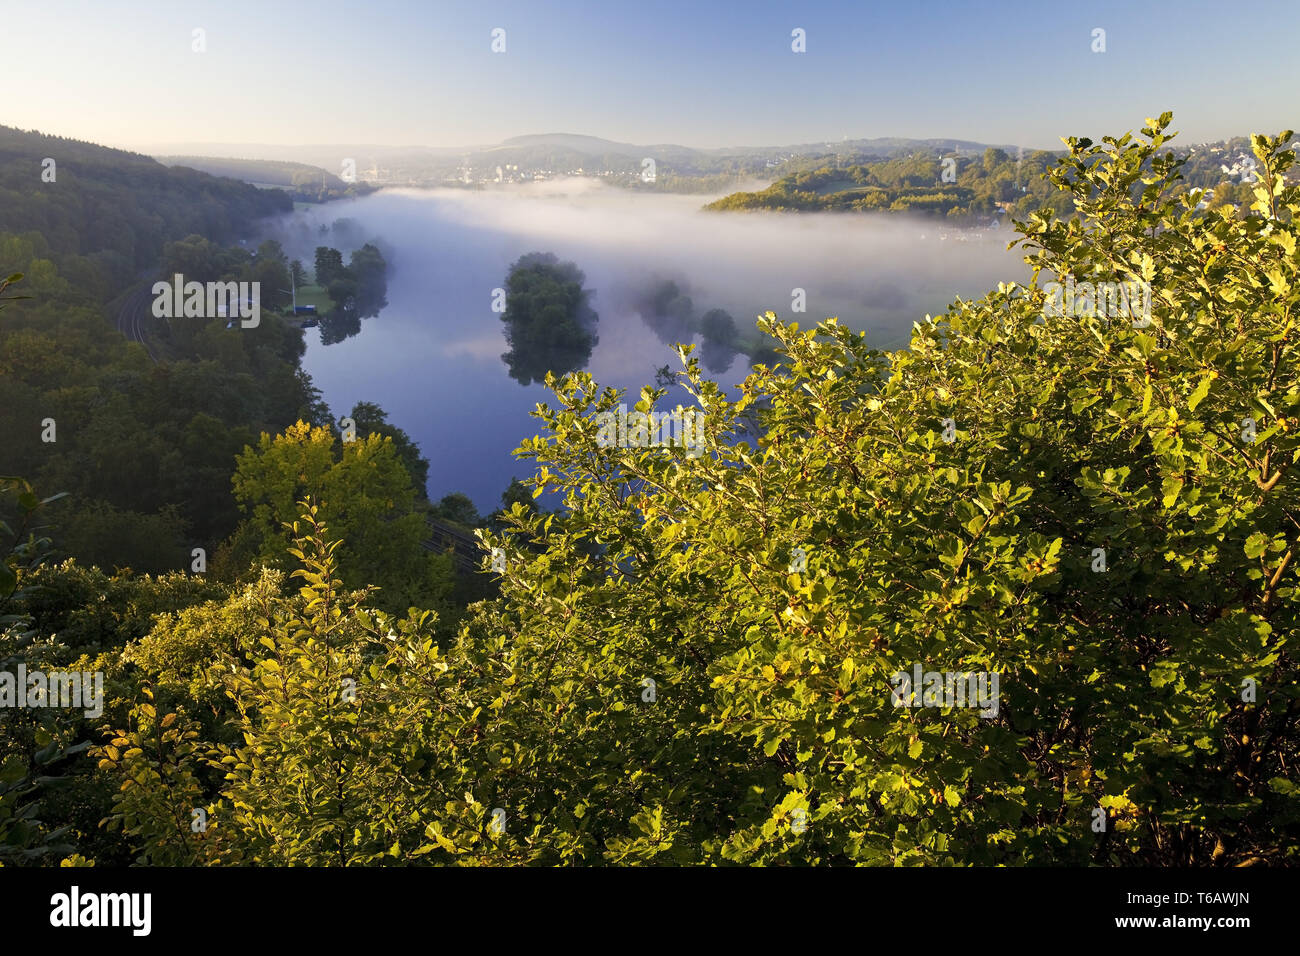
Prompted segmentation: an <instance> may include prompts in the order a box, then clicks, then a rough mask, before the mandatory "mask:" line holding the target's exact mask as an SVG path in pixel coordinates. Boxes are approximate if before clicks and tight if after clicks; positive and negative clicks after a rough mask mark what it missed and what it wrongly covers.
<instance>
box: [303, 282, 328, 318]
mask: <svg viewBox="0 0 1300 956" xmlns="http://www.w3.org/2000/svg"><path fill="white" fill-rule="evenodd" d="M298 304H299V305H314V306H316V312H317V313H318V314H322V315H323V314H324V313H326V312H328V311H329V310H330V309H332V308H334V301H333V300H332V299H331V298H330V296H329V293H328V292H326V291H325V289H324V288H322V287H321V286H318V285H300V286H298Z"/></svg>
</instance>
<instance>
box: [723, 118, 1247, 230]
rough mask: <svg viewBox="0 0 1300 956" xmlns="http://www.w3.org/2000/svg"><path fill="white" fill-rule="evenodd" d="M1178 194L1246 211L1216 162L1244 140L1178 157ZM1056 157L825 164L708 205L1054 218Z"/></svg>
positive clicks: (976, 219)
mask: <svg viewBox="0 0 1300 956" xmlns="http://www.w3.org/2000/svg"><path fill="white" fill-rule="evenodd" d="M1179 153H1180V154H1183V156H1184V158H1185V159H1186V160H1187V162H1186V163H1185V164H1184V166H1183V170H1182V180H1181V184H1180V187H1179V188H1181V189H1184V190H1186V189H1203V190H1208V191H1209V192H1208V193H1207V194H1206V195H1205V196H1204V197H1203V198H1204V199H1205V201H1206V205H1207V206H1208V207H1210V208H1219V207H1221V206H1224V205H1227V204H1234V203H1239V204H1241V212H1242V214H1243V215H1245V214H1247V213H1248V212H1249V209H1250V203H1251V202H1252V200H1253V196H1252V195H1251V188H1252V183H1251V182H1250V180H1252V179H1253V173H1250V172H1248V171H1245V170H1243V171H1242V172H1241V173H1238V172H1233V173H1226V172H1224V169H1223V167H1224V166H1225V165H1226V164H1225V163H1224V162H1223V160H1225V159H1227V160H1228V162H1230V163H1233V164H1234V166H1235V163H1236V160H1235V158H1234V157H1235V156H1236V155H1238V154H1240V155H1246V154H1248V153H1249V145H1248V144H1247V143H1246V142H1245V140H1244V139H1237V140H1230V141H1228V142H1227V143H1225V144H1223V145H1222V147H1220V148H1216V149H1206V148H1201V149H1200V150H1196V151H1193V152H1191V153H1190V154H1186V153H1183V151H1182V150H1179ZM1059 159H1060V153H1059V152H1049V151H1047V150H1033V151H1030V152H1026V153H1024V154H1023V155H1012V154H1010V153H1008V152H1006V151H1005V150H1002V149H996V148H993V147H990V148H988V149H986V150H985V151H984V153H983V155H982V156H971V155H961V154H960V153H949V154H942V153H938V152H931V151H922V152H917V153H915V154H913V155H911V156H908V157H898V158H889V159H885V158H881V159H876V160H871V161H865V162H860V163H852V164H848V165H844V164H835V163H831V164H825V165H820V166H818V167H816V168H814V169H808V168H804V169H800V170H797V171H795V172H793V173H791V174H789V175H787V176H784V177H782V178H781V179H779V180H777V181H776V182H774V183H773V184H772V185H771V186H769V187H767V188H766V189H763V190H760V191H758V192H738V193H732V194H731V195H729V196H724V197H723V198H721V199H718V200H715V201H714V202H712V203H710V204H709V205H707V206H706V207H705V208H706V209H711V210H715V211H722V212H726V211H736V210H758V209H766V210H801V211H836V212H889V213H911V214H916V215H920V216H924V217H929V218H937V219H941V220H943V221H946V222H950V223H952V224H955V225H988V224H990V223H992V222H995V221H1000V222H1002V223H1005V222H1006V221H1009V220H1007V219H1003V220H998V217H1001V216H1004V215H1006V216H1009V217H1019V218H1024V217H1026V216H1028V215H1029V214H1030V213H1032V212H1034V211H1036V210H1039V209H1043V208H1051V209H1052V210H1054V211H1055V212H1056V213H1057V214H1058V215H1068V214H1069V213H1070V211H1071V207H1070V203H1069V197H1068V196H1065V195H1063V194H1061V193H1060V192H1059V191H1057V190H1055V189H1053V188H1052V185H1051V182H1050V181H1049V180H1048V179H1047V178H1046V176H1045V173H1046V172H1047V170H1048V169H1050V168H1051V167H1052V166H1054V165H1055V164H1056V162H1057V161H1058V160H1059Z"/></svg>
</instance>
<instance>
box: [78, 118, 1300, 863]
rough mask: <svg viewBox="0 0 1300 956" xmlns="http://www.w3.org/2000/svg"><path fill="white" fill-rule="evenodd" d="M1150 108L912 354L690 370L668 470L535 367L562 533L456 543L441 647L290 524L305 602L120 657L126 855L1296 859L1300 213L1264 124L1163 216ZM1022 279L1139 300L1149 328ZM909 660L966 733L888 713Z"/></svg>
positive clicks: (256, 606) (209, 624) (520, 533)
mask: <svg viewBox="0 0 1300 956" xmlns="http://www.w3.org/2000/svg"><path fill="white" fill-rule="evenodd" d="M1168 119H1169V118H1168V116H1164V117H1161V118H1160V119H1159V120H1158V121H1149V122H1148V126H1147V128H1146V129H1145V130H1144V131H1143V136H1142V138H1141V139H1139V140H1133V139H1132V138H1131V137H1128V136H1125V137H1123V138H1120V139H1118V140H1111V139H1107V140H1105V141H1104V143H1103V144H1102V145H1094V144H1092V143H1090V142H1087V141H1070V143H1069V145H1070V154H1069V157H1068V158H1067V159H1066V160H1065V161H1064V162H1063V164H1062V165H1061V166H1060V167H1059V168H1058V169H1057V170H1056V172H1055V173H1054V174H1053V180H1054V181H1055V182H1056V183H1057V185H1058V186H1059V187H1061V188H1062V189H1063V190H1066V191H1068V192H1069V193H1070V194H1071V196H1072V198H1073V201H1074V204H1075V208H1076V210H1077V211H1078V217H1077V218H1076V219H1071V220H1063V221H1062V220H1057V219H1056V217H1055V216H1054V215H1052V214H1051V213H1050V212H1045V213H1043V214H1040V215H1036V216H1034V217H1032V218H1031V219H1030V221H1029V222H1027V223H1024V224H1022V234H1023V239H1022V242H1023V243H1024V245H1025V248H1026V249H1027V251H1028V253H1029V259H1030V261H1031V263H1032V264H1033V265H1034V266H1035V268H1036V271H1035V282H1034V283H1033V284H1031V286H1030V287H1028V288H1021V287H1011V286H1002V287H1000V288H999V289H998V290H997V291H996V292H993V293H991V294H989V295H988V296H987V297H985V298H984V299H982V300H980V301H975V302H958V303H956V304H955V305H954V306H953V307H952V308H951V309H950V310H949V312H948V313H947V314H946V315H945V316H943V317H942V318H941V319H940V320H937V321H928V322H927V323H925V324H924V325H921V326H918V327H917V329H916V331H915V333H914V335H913V339H912V344H911V348H910V349H909V350H906V351H901V352H896V353H891V354H885V353H881V352H878V351H874V350H871V349H869V348H868V347H867V346H866V344H865V341H864V338H863V336H862V335H861V334H858V333H855V332H852V331H850V330H848V329H846V328H844V327H842V326H840V325H838V323H836V322H834V321H829V322H826V323H823V324H822V325H821V326H819V327H818V328H816V329H813V330H810V331H801V330H799V329H798V328H797V327H796V326H794V325H784V324H781V323H779V322H777V321H776V319H775V317H773V316H770V314H769V317H768V318H767V319H765V320H764V321H763V322H762V326H763V328H764V329H765V330H766V331H767V332H769V333H770V334H771V335H772V336H773V337H774V338H775V339H776V340H777V342H778V343H779V345H780V347H781V351H782V355H783V358H782V360H781V361H782V367H780V368H760V369H759V370H758V371H757V372H756V373H755V374H753V375H751V376H750V377H749V378H748V379H747V380H746V382H745V383H744V384H743V385H742V387H741V389H740V393H739V396H738V397H737V398H736V399H735V400H732V399H730V398H729V397H728V396H726V395H725V394H724V393H723V392H722V390H721V389H720V388H719V387H718V386H717V385H716V384H714V383H712V382H708V381H705V380H703V379H702V377H701V375H700V372H699V368H698V364H697V363H696V362H695V360H694V359H691V358H687V359H686V366H687V370H686V372H685V373H684V379H685V384H686V385H687V386H688V388H689V390H690V391H691V393H692V395H693V397H694V400H695V402H696V406H697V411H699V412H700V413H701V415H700V418H702V420H703V423H704V425H703V427H704V438H705V445H706V448H705V453H704V454H702V455H699V456H691V455H689V454H687V451H688V449H684V448H681V447H609V445H608V443H607V442H605V441H602V435H607V432H606V431H604V430H603V429H602V427H601V420H600V418H599V416H600V415H601V414H602V413H604V412H608V411H611V410H613V409H615V408H616V406H617V405H618V403H619V401H620V399H621V398H622V396H620V395H619V394H617V393H616V392H614V391H612V390H601V389H599V388H598V387H597V386H596V384H595V383H594V382H593V380H592V379H591V377H590V376H587V375H575V376H570V377H568V378H566V379H565V380H564V381H563V382H561V383H559V384H557V385H556V386H555V389H556V393H557V405H556V407H548V406H542V407H539V410H538V415H539V417H540V418H541V420H542V421H543V423H544V424H545V426H546V434H545V435H544V436H542V437H539V438H537V439H534V440H532V441H529V442H527V443H525V445H524V447H523V448H522V449H521V453H522V454H523V455H524V456H525V457H531V458H535V459H536V460H537V462H538V464H539V469H538V473H537V477H536V479H535V484H536V486H537V488H538V490H539V492H540V491H552V492H559V493H561V494H562V495H563V496H564V498H565V501H566V506H567V512H566V513H563V514H562V515H557V514H546V513H539V512H535V511H530V510H529V509H527V508H525V507H523V506H522V505H516V506H515V508H514V509H513V513H512V516H511V518H510V519H509V521H508V525H509V528H508V529H507V530H506V532H505V533H502V534H497V533H493V532H484V533H483V537H484V538H485V543H486V544H487V545H488V546H490V547H495V548H501V549H503V550H502V552H501V553H502V554H503V556H504V558H505V570H504V572H502V573H501V575H500V577H501V589H502V596H501V598H500V599H498V600H495V601H491V602H484V603H482V604H480V605H478V606H477V607H476V608H475V609H474V614H473V616H472V617H471V618H470V619H469V620H468V621H467V622H466V623H465V624H464V626H463V627H462V629H461V630H460V632H459V635H458V637H457V638H456V639H455V640H454V641H453V642H451V643H449V644H448V645H447V646H443V645H441V644H440V643H439V642H438V641H437V639H436V630H435V624H436V622H435V620H434V617H433V615H431V614H429V613H427V612H419V611H413V612H411V613H409V614H408V615H407V616H406V617H405V618H403V619H400V620H399V619H398V618H396V617H393V616H389V615H387V614H385V613H384V612H383V611H380V610H373V609H372V608H371V606H370V605H371V604H372V603H373V602H372V598H371V596H370V595H369V594H368V593H367V592H366V591H365V590H355V591H350V590H348V588H347V586H345V584H344V581H345V580H346V578H347V576H346V575H341V574H340V570H339V568H340V562H339V559H338V556H337V555H336V552H338V554H340V555H341V554H342V553H343V550H342V549H343V548H345V547H346V544H344V545H340V544H339V543H338V542H333V543H332V536H331V533H330V531H329V529H328V528H327V527H326V526H325V525H324V523H323V522H322V519H321V515H322V512H321V510H320V509H318V508H316V507H315V506H311V505H308V506H306V508H305V511H304V512H303V517H302V519H301V521H300V522H299V524H298V525H296V526H294V527H293V528H292V529H291V534H292V537H293V539H294V542H295V544H294V547H293V550H292V551H290V554H291V555H292V556H293V557H294V558H295V560H296V565H297V570H295V571H294V572H293V573H294V576H295V577H296V578H297V579H298V580H299V581H300V582H301V584H302V587H301V589H300V591H299V593H298V594H296V595H290V596H285V595H283V593H282V592H281V589H280V588H279V587H278V586H277V585H276V583H275V582H274V581H262V582H257V583H255V584H253V585H250V587H249V588H248V589H247V590H246V591H245V592H244V593H243V594H242V595H239V596H238V597H237V598H232V599H231V602H230V606H229V607H225V606H223V605H222V604H220V603H216V604H213V605H211V606H207V607H206V608H205V609H204V610H203V611H202V612H188V616H187V613H181V614H179V615H165V616H163V617H161V618H159V619H158V622H157V625H156V626H155V628H154V630H153V631H152V632H151V633H150V634H149V635H148V636H147V637H146V638H144V639H143V640H142V641H140V642H138V643H137V644H133V645H132V647H131V649H130V650H129V651H128V652H127V654H126V655H125V658H126V663H127V664H128V666H130V667H134V668H137V669H138V671H137V672H136V674H135V676H136V679H137V680H139V681H140V682H141V685H140V686H141V690H140V693H139V695H138V698H137V702H136V704H135V706H134V707H133V708H132V709H131V711H130V712H129V713H127V712H126V711H125V709H123V710H122V711H121V712H120V713H119V712H117V711H113V712H112V722H111V723H110V727H111V728H112V730H111V733H110V735H109V736H108V737H107V738H105V744H104V746H103V747H102V748H101V750H100V751H99V752H98V753H97V755H96V756H97V759H98V760H99V761H100V763H99V769H98V771H97V772H98V773H101V774H104V775H106V777H107V778H108V779H111V780H112V781H113V782H114V784H115V787H114V789H115V790H116V791H117V796H116V797H115V798H114V806H113V811H112V814H111V821H112V825H113V826H115V827H120V828H121V829H122V831H123V832H125V833H126V834H127V837H128V840H129V842H130V844H131V846H132V851H133V852H134V853H136V854H138V859H139V861H140V862H143V863H155V864H158V863H164V864H165V863H236V862H239V863H281V864H301V865H311V864H321V865H324V864H330V865H349V864H377V863H385V862H388V863H406V862H425V863H457V864H503V863H505V864H509V863H656V864H669V863H711V864H721V863H773V864H778V863H786V864H816V863H830V864H846V863H863V864H883V865H917V864H1022V863H1055V864H1063V863H1069V864H1082V863H1098V864H1121V865H1123V864H1151V865H1168V864H1194V865H1201V864H1213V865H1248V864H1252V863H1259V862H1267V863H1282V862H1294V854H1295V847H1296V846H1297V839H1296V838H1297V836H1298V835H1300V796H1298V795H1297V790H1296V772H1295V762H1296V760H1297V758H1298V757H1300V739H1298V737H1297V731H1296V728H1295V718H1296V716H1297V714H1300V684H1298V683H1297V676H1300V675H1297V666H1296V659H1295V652H1294V649H1293V646H1292V642H1293V640H1294V639H1293V638H1292V637H1291V635H1292V634H1293V633H1294V632H1295V628H1296V624H1297V595H1296V590H1295V574H1296V570H1295V567H1296V565H1295V562H1294V555H1295V552H1296V551H1297V549H1300V508H1297V506H1296V504H1295V501H1296V496H1295V494H1294V493H1293V491H1292V487H1293V485H1294V482H1295V480H1296V479H1295V473H1294V469H1295V467H1296V462H1297V458H1300V442H1298V441H1297V433H1298V432H1300V429H1298V428H1297V425H1296V418H1297V416H1298V415H1300V380H1298V379H1297V358H1298V356H1297V347H1296V342H1295V335H1296V333H1295V325H1296V321H1297V317H1298V316H1297V301H1300V291H1297V289H1296V287H1295V276H1296V272H1297V265H1298V264H1300V255H1298V254H1297V244H1296V235H1295V227H1294V222H1295V219H1294V217H1295V214H1296V212H1297V210H1298V209H1300V189H1297V187H1296V186H1294V185H1291V186H1288V185H1287V184H1286V182H1285V181H1284V179H1283V176H1284V174H1285V173H1286V172H1287V171H1288V170H1289V168H1290V166H1291V163H1292V161H1293V156H1292V154H1291V153H1290V152H1289V151H1287V150H1286V149H1285V143H1286V142H1287V140H1288V139H1289V134H1283V135H1282V136H1280V137H1278V138H1276V139H1268V138H1264V137H1257V138H1256V140H1255V144H1254V145H1255V153H1256V155H1257V157H1258V159H1259V162H1260V171H1261V174H1262V182H1261V183H1260V185H1259V186H1258V187H1257V189H1256V200H1257V201H1256V205H1255V210H1254V213H1255V214H1254V215H1251V216H1248V217H1240V218H1238V217H1234V216H1232V214H1231V213H1230V212H1229V213H1227V214H1218V213H1214V214H1210V215H1204V214H1202V213H1200V212H1198V211H1197V210H1196V209H1195V200H1194V199H1192V198H1189V197H1187V196H1186V194H1182V195H1178V194H1177V190H1176V188H1175V184H1176V183H1177V179H1178V175H1179V172H1178V170H1179V163H1178V161H1177V160H1175V159H1173V158H1172V157H1171V156H1170V155H1169V154H1167V153H1165V154H1162V153H1161V147H1162V146H1163V144H1164V143H1165V142H1166V140H1167V139H1168V136H1167V135H1166V132H1165V130H1166V126H1167V123H1168ZM1040 275H1041V276H1043V277H1044V278H1048V277H1050V279H1051V280H1053V281H1065V280H1066V278H1067V277H1072V278H1073V280H1074V281H1075V282H1082V281H1085V280H1086V281H1093V282H1096V281H1115V282H1128V281H1133V280H1135V279H1140V280H1142V281H1145V282H1146V283H1148V284H1149V285H1150V287H1151V290H1152V297H1151V298H1152V302H1151V306H1152V307H1151V315H1150V322H1149V323H1146V322H1141V323H1138V327H1135V323H1134V322H1133V320H1132V317H1131V316H1128V315H1122V316H1119V317H1115V316H1113V315H1098V314H1096V310H1095V308H1094V307H1093V306H1095V303H1090V304H1088V305H1087V306H1086V307H1080V308H1079V309H1078V310H1074V309H1072V310H1071V311H1070V312H1069V314H1064V315H1060V314H1052V315H1048V314H1046V311H1050V310H1046V301H1047V296H1046V295H1045V290H1044V288H1043V287H1041V286H1039V284H1038V282H1037V278H1038V277H1039V276H1040ZM663 394H664V393H663V392H662V391H661V390H646V391H645V392H643V394H642V397H641V398H642V400H641V404H640V405H639V406H638V407H639V408H640V410H642V411H649V410H650V409H651V407H652V406H653V404H654V402H655V401H657V400H659V399H660V398H661V397H662V395H663ZM755 436H757V437H755ZM948 438H951V439H952V440H951V441H949V440H946V439H948ZM322 461H324V459H323V458H322ZM285 487H286V488H287V487H288V486H287V485H286V486H285ZM280 507H281V508H282V507H283V503H281V505H280ZM335 507H337V503H335ZM267 517H268V519H269V517H270V515H269V513H268V515H267ZM796 549H802V551H798V550H796ZM486 563H487V561H486V560H485V564H486ZM205 633H212V634H213V635H214V638H213V640H212V641H211V643H209V644H208V645H207V647H206V653H205V647H204V644H203V635H204V634H205ZM917 664H919V665H921V667H922V669H923V670H925V671H950V672H960V673H970V672H996V673H997V674H998V675H999V677H1000V682H999V692H1000V693H999V698H998V701H997V708H996V713H990V714H988V715H986V716H982V715H981V714H980V713H979V712H978V711H977V710H976V709H973V708H969V707H952V706H924V707H915V708H912V707H900V706H897V705H896V702H895V699H894V696H893V693H892V692H893V691H894V689H895V683H894V681H893V676H894V675H895V674H896V673H898V672H909V673H910V672H911V671H912V669H913V667H914V666H915V665H917ZM164 701H165V702H164ZM923 702H925V701H924V700H923ZM929 703H931V704H934V703H936V702H934V701H929ZM204 708H206V709H207V713H202V714H201V713H200V712H201V711H203V710H204ZM1102 824H1104V827H1103V826H1102Z"/></svg>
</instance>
